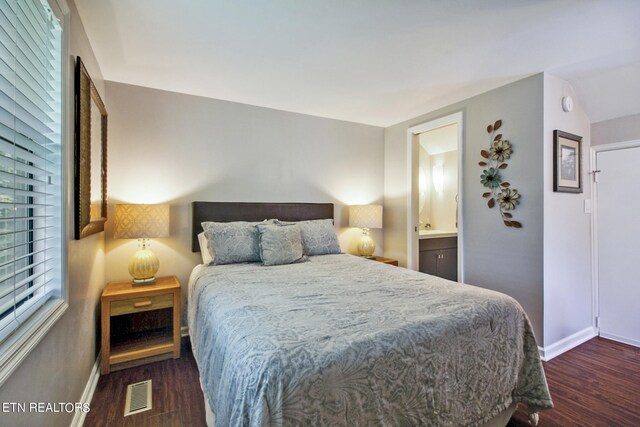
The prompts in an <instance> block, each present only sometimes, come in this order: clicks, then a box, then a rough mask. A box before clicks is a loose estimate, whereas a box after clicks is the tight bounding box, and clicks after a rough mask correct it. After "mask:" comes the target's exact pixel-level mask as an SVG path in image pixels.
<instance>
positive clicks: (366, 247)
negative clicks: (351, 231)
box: [358, 228, 376, 258]
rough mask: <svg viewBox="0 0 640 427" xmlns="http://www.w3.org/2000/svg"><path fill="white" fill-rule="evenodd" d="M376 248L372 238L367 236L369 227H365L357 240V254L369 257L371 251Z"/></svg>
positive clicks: (371, 253)
mask: <svg viewBox="0 0 640 427" xmlns="http://www.w3.org/2000/svg"><path fill="white" fill-rule="evenodd" d="M375 250H376V244H375V242H374V241H373V239H372V238H371V237H370V236H369V229H368V228H365V229H363V230H362V237H361V238H360V241H359V242H358V255H360V256H363V257H366V258H370V257H371V256H372V255H373V252H374V251H375Z"/></svg>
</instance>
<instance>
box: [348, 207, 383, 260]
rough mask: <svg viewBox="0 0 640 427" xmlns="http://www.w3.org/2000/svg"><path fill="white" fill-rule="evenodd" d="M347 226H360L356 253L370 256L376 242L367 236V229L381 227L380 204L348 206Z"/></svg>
mask: <svg viewBox="0 0 640 427" xmlns="http://www.w3.org/2000/svg"><path fill="white" fill-rule="evenodd" d="M349 226H350V227H358V228H362V238H361V239H360V241H359V242H358V255H360V256H364V257H367V258H371V257H372V255H373V252H374V251H375V250H376V244H375V242H374V241H373V239H372V238H371V236H369V229H371V228H382V205H354V206H350V207H349Z"/></svg>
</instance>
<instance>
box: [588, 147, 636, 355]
mask: <svg viewBox="0 0 640 427" xmlns="http://www.w3.org/2000/svg"><path fill="white" fill-rule="evenodd" d="M637 147H640V139H636V140H632V141H624V142H614V143H611V144H602V145H592V146H591V153H590V154H591V156H590V157H591V159H590V163H591V171H592V172H590V174H591V175H595V174H597V172H599V171H598V170H597V166H598V164H597V155H598V153H603V152H605V151H617V150H625V149H629V148H637ZM596 176H597V175H595V176H594V177H593V180H594V181H593V182H592V185H591V200H592V203H591V283H592V288H593V289H592V292H593V298H592V301H593V313H594V318H593V326H594V328H595V330H596V334H597V335H598V336H600V283H599V279H598V277H599V272H600V271H599V269H598V185H597V181H596ZM634 345H635V344H634Z"/></svg>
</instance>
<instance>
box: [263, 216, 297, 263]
mask: <svg viewBox="0 0 640 427" xmlns="http://www.w3.org/2000/svg"><path fill="white" fill-rule="evenodd" d="M256 229H257V230H258V235H259V241H260V258H261V259H262V264H263V265H281V264H291V263H294V262H301V261H304V260H305V259H306V257H305V256H304V252H303V249H302V234H301V233H300V227H299V226H298V225H296V224H291V225H275V224H258V225H256Z"/></svg>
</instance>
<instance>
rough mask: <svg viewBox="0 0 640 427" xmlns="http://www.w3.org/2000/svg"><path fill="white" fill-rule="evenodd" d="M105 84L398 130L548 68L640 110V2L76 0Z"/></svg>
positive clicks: (599, 103) (612, 108) (617, 108)
mask: <svg viewBox="0 0 640 427" xmlns="http://www.w3.org/2000/svg"><path fill="white" fill-rule="evenodd" d="M75 3H76V5H77V8H78V11H79V12H80V16H81V18H82V21H83V24H84V26H85V30H86V32H87V34H88V37H89V40H90V42H91V45H92V47H93V49H94V52H95V54H96V57H97V59H98V62H99V64H100V68H101V71H102V74H103V76H104V78H105V79H106V80H112V81H117V82H123V83H129V84H134V85H140V86H147V87H152V88H159V89H164V90H170V91H175V92H182V93H188V94H193V95H200V96H206V97H211V98H218V99H225V100H230V101H236V102H242V103H247V104H253V105H259V106H264V107H270V108H276V109H281V110H287V111H295V112H300V113H306V114H312V115H316V116H321V117H331V118H336V119H342V120H349V121H354V122H360V123H368V124H373V125H378V126H388V125H392V124H395V123H398V122H400V121H403V120H406V119H409V118H412V117H415V116H418V115H420V114H424V113H426V112H429V111H432V110H435V109H437V108H440V107H443V106H446V105H448V104H451V103H453V102H457V101H460V100H463V99H465V98H468V97H470V96H473V95H476V94H479V93H482V92H485V91H487V90H490V89H493V88H495V87H498V86H501V85H504V84H506V83H509V82H512V81H515V80H518V79H520V78H522V77H525V76H527V75H530V74H533V73H538V72H541V71H549V72H550V73H552V74H555V75H557V76H559V77H561V78H565V79H567V80H569V81H570V83H571V84H572V86H573V87H574V89H575V91H576V98H578V99H577V100H576V101H577V102H579V103H581V104H582V105H583V106H584V107H585V109H586V111H587V114H588V115H589V117H590V119H591V121H592V122H597V121H601V120H606V119H610V118H614V117H619V116H624V115H630V114H636V113H640V1H638V0H483V1H479V0H466V1H465V0H451V1H427V0H377V1H372V0H348V1H344V0H234V1H223V0H214V1H212V0H190V1H175V0H129V1H122V0H75Z"/></svg>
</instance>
